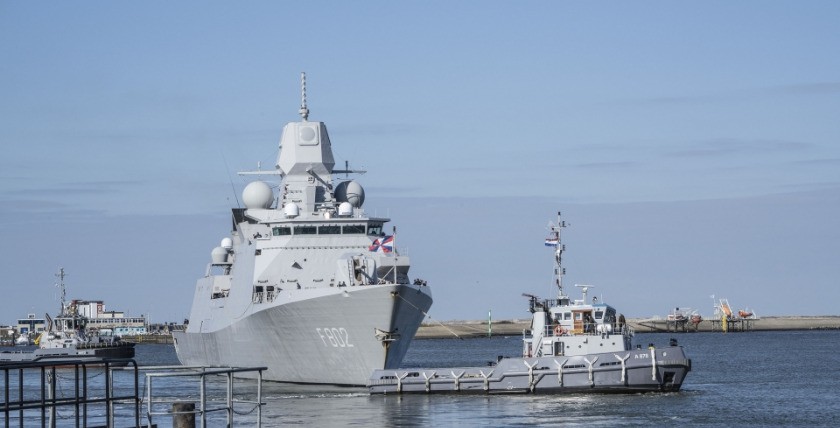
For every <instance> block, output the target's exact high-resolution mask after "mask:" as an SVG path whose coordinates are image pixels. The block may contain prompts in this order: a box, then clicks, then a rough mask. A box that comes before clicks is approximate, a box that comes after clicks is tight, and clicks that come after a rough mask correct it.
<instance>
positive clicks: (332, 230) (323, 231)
mask: <svg viewBox="0 0 840 428" xmlns="http://www.w3.org/2000/svg"><path fill="white" fill-rule="evenodd" d="M318 234H319V235H339V234H341V226H319V227H318Z"/></svg>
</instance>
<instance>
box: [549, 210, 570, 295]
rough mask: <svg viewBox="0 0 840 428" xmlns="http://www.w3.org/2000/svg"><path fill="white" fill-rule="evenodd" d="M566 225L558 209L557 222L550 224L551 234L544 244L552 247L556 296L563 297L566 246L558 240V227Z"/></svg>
mask: <svg viewBox="0 0 840 428" xmlns="http://www.w3.org/2000/svg"><path fill="white" fill-rule="evenodd" d="M564 227H566V222H564V221H562V220H560V211H558V212H557V224H556V225H554V224H552V225H551V235H550V236H549V237H548V239H546V241H545V245H546V246H550V247H554V285H556V286H557V291H558V297H559V298H561V299H562V298H563V296H564V295H563V275H564V274H565V273H566V272H565V270H564V269H563V263H562V262H563V251H564V250H565V249H566V247H565V246H564V245H563V243H562V241H561V240H560V229H562V228H564Z"/></svg>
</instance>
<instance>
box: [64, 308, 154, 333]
mask: <svg viewBox="0 0 840 428" xmlns="http://www.w3.org/2000/svg"><path fill="white" fill-rule="evenodd" d="M68 310H69V311H70V313H71V314H72V313H75V314H78V315H81V316H84V317H86V318H87V319H88V322H87V328H88V329H97V330H100V331H111V332H112V333H113V334H114V335H115V336H135V335H139V334H146V333H147V329H146V318H145V317H142V316H140V317H126V316H125V313H124V312H119V311H106V310H105V302H103V301H101V300H73V301H71V302H70V305H69V307H68Z"/></svg>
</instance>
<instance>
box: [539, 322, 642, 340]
mask: <svg viewBox="0 0 840 428" xmlns="http://www.w3.org/2000/svg"><path fill="white" fill-rule="evenodd" d="M601 325H611V326H612V331H610V332H609V333H607V332H605V331H598V324H595V323H591V324H589V325H588V326H584V327H583V328H582V329H579V330H576V329H572V330H569V329H567V328H565V327H563V328H559V329H558V325H556V324H553V325H547V326H545V328H544V329H543V332H542V334H543V337H554V336H601V335H603V334H609V335H610V336H614V335H619V336H633V335H634V334H635V332H634V330H633V328H632V327H630V326H629V325H626V324H625V325H618V324H615V325H613V324H601ZM532 333H533V332H532V331H531V330H528V329H526V330H524V332H523V335H525V336H532Z"/></svg>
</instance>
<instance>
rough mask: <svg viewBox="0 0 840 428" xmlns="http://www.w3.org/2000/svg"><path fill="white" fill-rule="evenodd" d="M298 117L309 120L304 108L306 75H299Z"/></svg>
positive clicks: (307, 110)
mask: <svg viewBox="0 0 840 428" xmlns="http://www.w3.org/2000/svg"><path fill="white" fill-rule="evenodd" d="M300 117H301V118H303V121H304V122H306V121H307V120H309V108H308V107H306V73H305V72H301V73H300Z"/></svg>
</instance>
